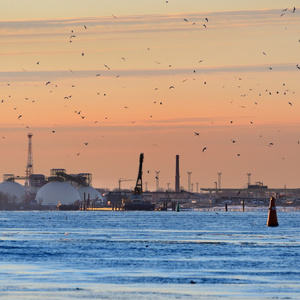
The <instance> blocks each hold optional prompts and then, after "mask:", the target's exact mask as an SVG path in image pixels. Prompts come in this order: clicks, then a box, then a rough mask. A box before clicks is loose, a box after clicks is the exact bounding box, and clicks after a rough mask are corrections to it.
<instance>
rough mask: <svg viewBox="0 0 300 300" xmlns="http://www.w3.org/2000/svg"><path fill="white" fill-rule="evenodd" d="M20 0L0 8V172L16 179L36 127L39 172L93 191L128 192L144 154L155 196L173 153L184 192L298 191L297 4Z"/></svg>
mask: <svg viewBox="0 0 300 300" xmlns="http://www.w3.org/2000/svg"><path fill="white" fill-rule="evenodd" d="M27 3H28V5H26V6H25V7H24V4H23V2H22V1H20V0H14V1H12V2H11V1H9V2H7V3H3V5H2V9H1V11H0V17H1V20H2V21H1V28H0V35H1V41H0V44H1V50H0V77H1V83H0V118H1V127H0V130H1V133H0V137H1V138H0V143H1V144H0V145H1V153H2V155H1V157H2V159H1V169H0V172H1V174H15V175H18V176H24V175H25V168H26V159H27V154H28V143H27V135H28V133H32V134H33V148H32V155H33V167H34V173H36V174H45V175H46V176H47V175H48V174H49V171H50V169H52V168H63V169H66V170H67V172H68V173H71V174H72V173H85V172H87V173H91V174H93V186H94V187H97V188H108V189H115V188H118V187H119V180H120V178H121V179H123V181H122V182H121V185H122V188H128V189H129V188H132V187H134V185H135V179H136V172H137V167H138V166H137V160H138V156H139V154H140V153H144V154H145V161H144V172H143V183H144V188H146V186H145V184H146V182H147V189H149V190H152V191H155V190H156V189H157V185H158V187H159V188H161V189H163V190H166V189H167V188H168V187H169V188H170V189H175V163H174V162H175V157H176V155H180V185H181V186H183V187H184V188H185V189H186V190H188V189H190V190H191V189H192V190H193V191H194V192H196V191H197V187H198V189H199V191H200V188H215V186H216V184H217V185H218V181H219V180H220V179H221V187H222V188H243V187H246V186H247V184H248V175H247V174H249V173H251V183H253V184H254V183H255V182H263V184H264V185H267V186H269V187H271V188H284V187H285V186H286V187H287V188H298V187H299V185H300V177H299V174H298V173H299V172H298V165H299V149H300V129H299V128H300V126H299V125H300V123H299V115H300V105H299V92H300V87H299V84H298V83H299V77H300V56H299V47H300V42H299V25H300V18H299V11H300V10H298V8H297V7H296V4H295V2H294V1H287V2H286V1H280V0H275V1H269V0H267V1H252V2H251V3H246V2H244V1H242V2H241V1H237V0H229V1H227V2H226V4H223V3H220V1H216V0H214V1H209V3H207V2H205V1H196V0H188V1H185V2H184V3H183V2H182V1H177V0H173V1H152V2H151V3H150V2H149V1H136V0H132V1H129V2H128V4H127V5H126V6H125V5H124V4H123V3H121V2H120V1H118V0H115V1H109V2H107V1H94V0H87V1H85V2H81V1H76V2H74V1H69V0H66V1H57V0H54V1H52V2H51V3H50V4H49V5H47V7H45V3H43V2H40V1H37V0H29V1H28V2H27ZM157 172H159V173H157ZM220 173H222V175H218V174H220ZM157 174H159V175H158V176H159V183H157V179H156V177H157ZM188 174H190V175H188ZM219 176H221V178H219ZM129 179H132V180H133V181H129Z"/></svg>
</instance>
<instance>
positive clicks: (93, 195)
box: [77, 186, 103, 202]
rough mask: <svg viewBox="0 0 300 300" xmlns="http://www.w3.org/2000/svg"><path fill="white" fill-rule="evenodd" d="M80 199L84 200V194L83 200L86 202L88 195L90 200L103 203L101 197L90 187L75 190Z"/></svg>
mask: <svg viewBox="0 0 300 300" xmlns="http://www.w3.org/2000/svg"><path fill="white" fill-rule="evenodd" d="M77 191H78V193H79V195H80V199H81V200H82V201H83V200H84V193H85V199H86V200H87V199H88V197H89V195H90V200H98V201H101V202H102V201H103V198H102V195H101V194H100V193H99V192H98V191H97V190H96V189H94V188H93V187H91V186H81V187H79V188H78V189H77Z"/></svg>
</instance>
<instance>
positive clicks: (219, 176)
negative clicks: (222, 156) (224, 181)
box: [218, 172, 222, 189]
mask: <svg viewBox="0 0 300 300" xmlns="http://www.w3.org/2000/svg"><path fill="white" fill-rule="evenodd" d="M221 175H222V172H218V189H221Z"/></svg>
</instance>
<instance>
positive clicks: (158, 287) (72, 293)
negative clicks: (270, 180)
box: [0, 211, 300, 299]
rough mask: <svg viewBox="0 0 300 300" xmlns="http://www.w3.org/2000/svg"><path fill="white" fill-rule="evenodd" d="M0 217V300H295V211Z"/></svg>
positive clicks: (298, 272)
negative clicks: (272, 219)
mask: <svg viewBox="0 0 300 300" xmlns="http://www.w3.org/2000/svg"><path fill="white" fill-rule="evenodd" d="M277 215H278V222H279V226H278V227H275V228H272V227H267V226H266V222H267V212H266V211H256V212H224V211H223V212H221V211H220V212H213V211H207V212H199V211H197V212H196V211H186V212H184V211H181V212H171V211H167V212H166V211H165V212H156V211H155V212H126V211H90V212H84V211H77V212H63V211H49V212H32V211H31V212H30V211H27V212H6V211H5V212H4V211H1V212H0V298H1V299H300V229H299V228H300V227H299V222H300V212H297V211H294V212H286V211H285V212H283V211H282V212H280V211H278V212H277Z"/></svg>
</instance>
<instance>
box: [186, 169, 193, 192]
mask: <svg viewBox="0 0 300 300" xmlns="http://www.w3.org/2000/svg"><path fill="white" fill-rule="evenodd" d="M187 174H188V192H191V175H192V172H187Z"/></svg>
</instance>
